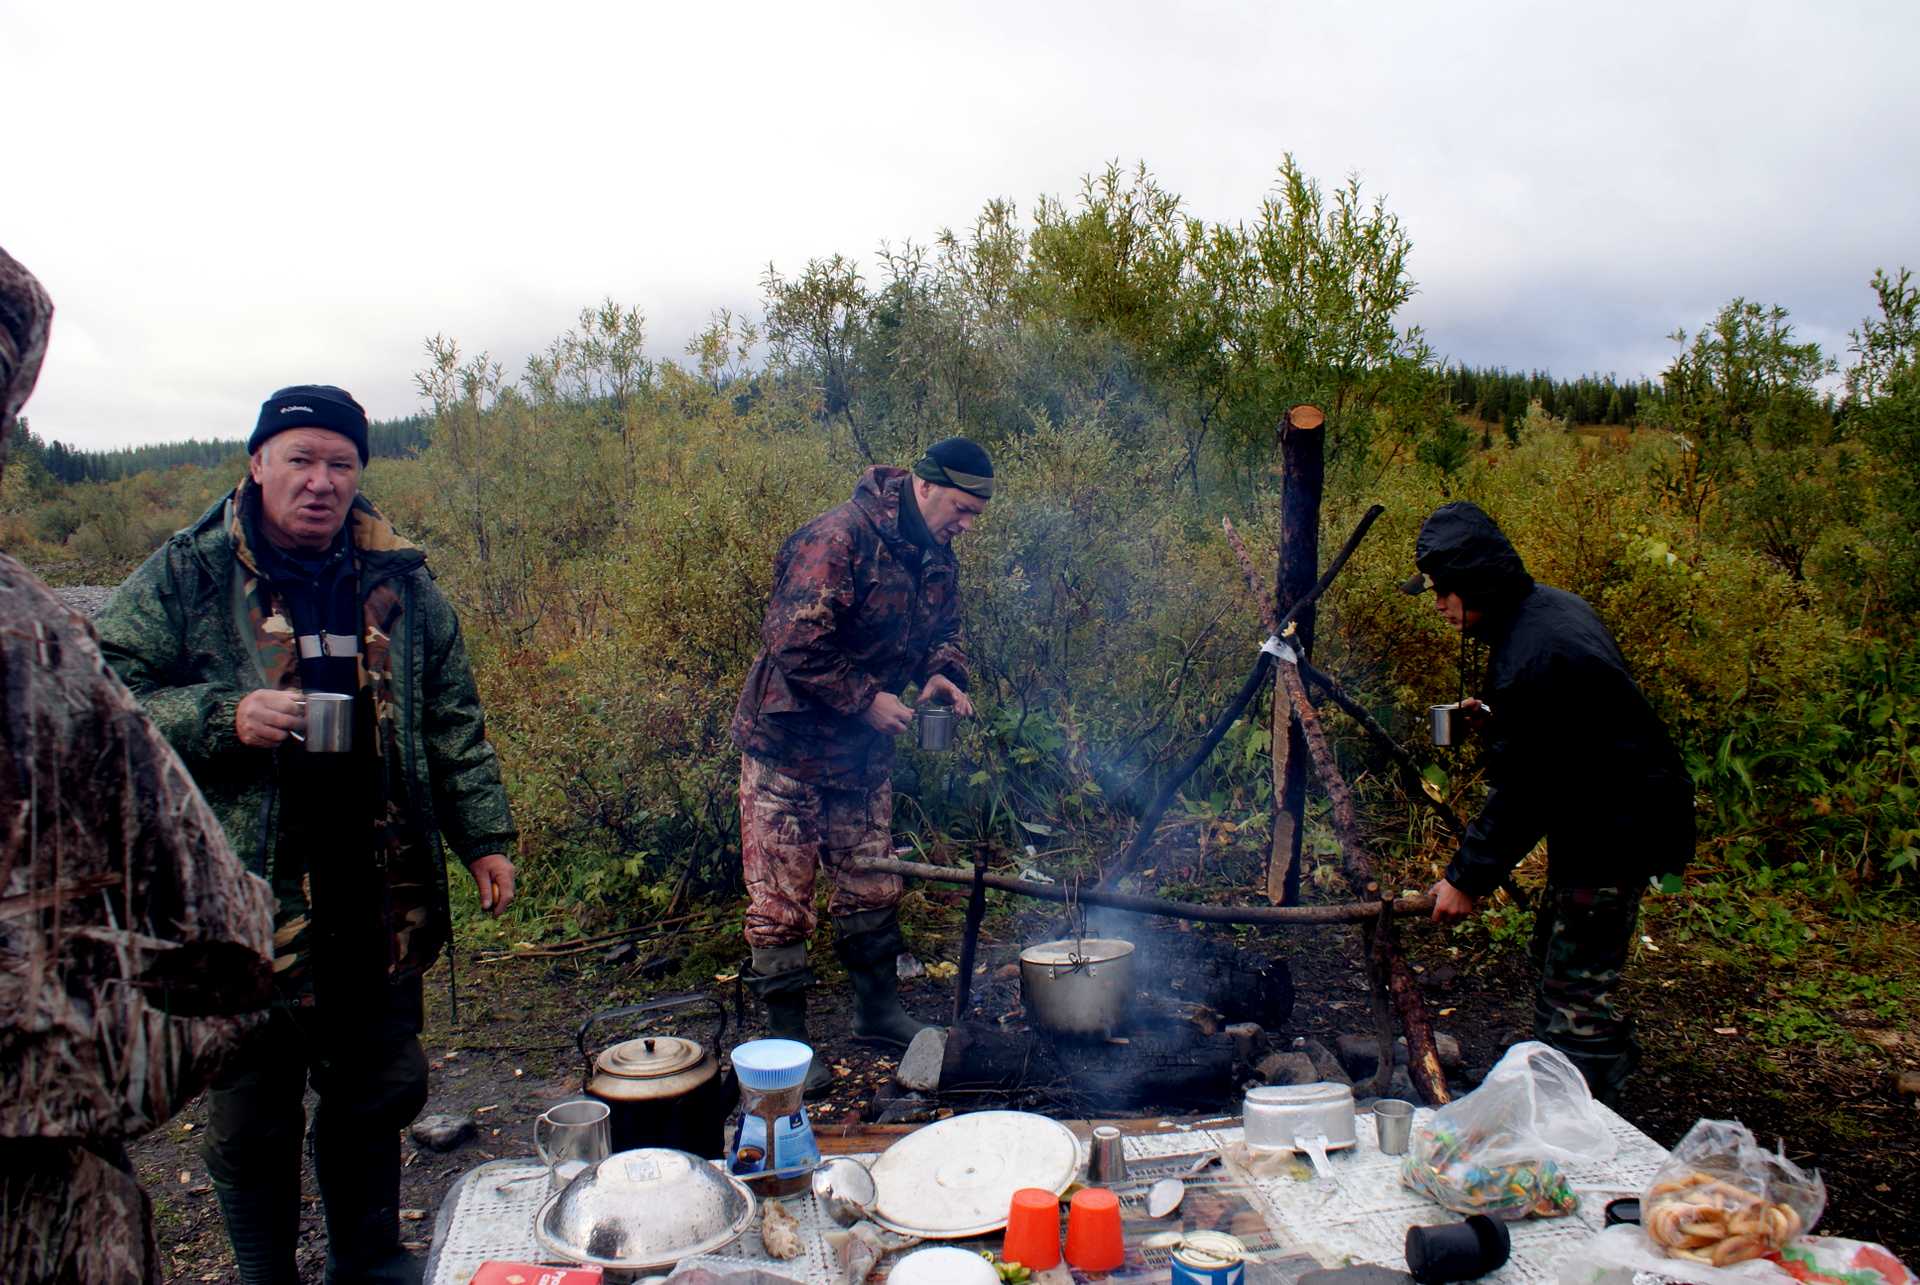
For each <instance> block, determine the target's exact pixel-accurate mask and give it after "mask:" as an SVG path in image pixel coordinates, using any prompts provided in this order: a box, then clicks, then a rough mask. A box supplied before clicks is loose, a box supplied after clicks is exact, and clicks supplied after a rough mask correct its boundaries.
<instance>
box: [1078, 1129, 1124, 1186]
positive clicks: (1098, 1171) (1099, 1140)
mask: <svg viewBox="0 0 1920 1285" xmlns="http://www.w3.org/2000/svg"><path fill="white" fill-rule="evenodd" d="M1126 1180H1127V1153H1126V1151H1125V1150H1124V1149H1123V1148H1122V1146H1121V1138H1120V1130H1118V1129H1116V1128H1114V1127H1113V1126H1112V1125H1110V1124H1102V1125H1097V1126H1095V1128H1094V1130H1093V1142H1092V1145H1091V1146H1090V1147H1089V1149H1088V1151H1087V1182H1088V1183H1089V1184H1091V1185H1092V1186H1095V1187H1111V1186H1113V1185H1115V1184H1116V1183H1122V1182H1125V1181H1126Z"/></svg>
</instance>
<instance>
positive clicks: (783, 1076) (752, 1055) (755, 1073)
mask: <svg viewBox="0 0 1920 1285" xmlns="http://www.w3.org/2000/svg"><path fill="white" fill-rule="evenodd" d="M812 1063H813V1048H812V1046H811V1045H807V1044H802V1043H801V1042H800V1041H799V1040H749V1041H748V1042H747V1043H745V1044H738V1045H735V1046H734V1050H733V1069H734V1073H735V1074H737V1075H738V1076H739V1077H740V1083H742V1084H744V1085H746V1086H747V1087H748V1088H751V1089H790V1088H792V1087H793V1086H794V1085H796V1084H799V1083H800V1082H802V1081H803V1080H805V1079H806V1078H807V1067H808V1066H810V1065H812Z"/></svg>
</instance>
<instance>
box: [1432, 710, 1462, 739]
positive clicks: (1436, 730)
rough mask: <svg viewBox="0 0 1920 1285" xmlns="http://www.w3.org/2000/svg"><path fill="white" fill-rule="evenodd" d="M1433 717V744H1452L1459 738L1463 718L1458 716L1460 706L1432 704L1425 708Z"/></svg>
mask: <svg viewBox="0 0 1920 1285" xmlns="http://www.w3.org/2000/svg"><path fill="white" fill-rule="evenodd" d="M1427 714H1428V716H1429V717H1431V718H1432V719H1433V743H1434V744H1435V745H1453V744H1456V743H1457V742H1458V741H1459V739H1460V733H1461V732H1462V731H1463V730H1464V727H1465V720H1464V719H1462V718H1461V717H1460V706H1459V705H1458V704H1454V705H1434V706H1431V707H1430V708H1429V709H1428V710H1427Z"/></svg>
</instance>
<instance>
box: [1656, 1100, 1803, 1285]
mask: <svg viewBox="0 0 1920 1285" xmlns="http://www.w3.org/2000/svg"><path fill="white" fill-rule="evenodd" d="M1826 1205H1827V1188H1826V1184H1825V1183H1823V1182H1821V1181H1820V1175H1819V1174H1818V1173H1815V1174H1812V1175H1808V1174H1807V1173H1806V1172H1805V1171H1803V1170H1802V1169H1801V1168H1800V1166H1798V1165H1796V1164H1794V1163H1793V1161H1791V1160H1789V1159H1787V1158H1786V1156H1784V1155H1782V1154H1780V1153H1779V1152H1776V1151H1768V1150H1766V1149H1764V1148H1762V1147H1761V1146H1760V1145H1759V1144H1758V1143H1756V1142H1755V1141H1754V1140H1753V1132H1752V1130H1750V1129H1748V1128H1747V1126H1746V1125H1744V1124H1741V1123H1740V1122H1739V1121H1737V1120H1701V1121H1700V1122H1699V1123H1697V1124H1695V1125H1694V1126H1693V1128H1691V1129H1689V1130H1687V1136H1686V1137H1684V1138H1682V1139H1680V1142H1679V1145H1677V1146H1676V1147H1674V1149H1673V1153H1672V1154H1671V1155H1669V1156H1668V1157H1667V1162H1666V1163H1665V1164H1663V1165H1661V1166H1660V1171H1659V1172H1658V1173H1656V1174H1655V1175H1654V1176H1653V1185H1652V1186H1650V1187H1648V1188H1647V1190H1646V1192H1645V1193H1644V1194H1643V1195H1642V1196H1641V1198H1640V1225H1641V1226H1643V1227H1645V1228H1646V1229H1647V1235H1648V1236H1649V1237H1650V1238H1652V1240H1653V1242H1654V1243H1655V1244H1657V1245H1659V1246H1660V1247H1661V1248H1662V1249H1664V1250H1665V1251H1666V1252H1667V1253H1668V1254H1669V1255H1671V1256H1672V1257H1674V1258H1684V1259H1688V1260H1690V1261H1692V1262H1696V1263H1708V1264H1711V1265H1712V1266H1714V1267H1728V1266H1731V1265H1733V1264H1734V1263H1741V1262H1745V1261H1746V1260H1747V1259H1749V1258H1759V1257H1761V1256H1763V1255H1766V1254H1771V1253H1773V1252H1774V1251H1775V1250H1777V1249H1780V1248H1781V1247H1782V1246H1784V1245H1786V1244H1787V1242H1789V1241H1791V1240H1793V1239H1794V1237H1796V1236H1799V1235H1801V1234H1802V1233H1804V1232H1806V1231H1808V1230H1810V1229H1811V1228H1812V1227H1813V1224H1814V1223H1815V1222H1816V1221H1817V1220H1818V1219H1819V1217H1820V1214H1821V1211H1822V1210H1824V1209H1825V1208H1826Z"/></svg>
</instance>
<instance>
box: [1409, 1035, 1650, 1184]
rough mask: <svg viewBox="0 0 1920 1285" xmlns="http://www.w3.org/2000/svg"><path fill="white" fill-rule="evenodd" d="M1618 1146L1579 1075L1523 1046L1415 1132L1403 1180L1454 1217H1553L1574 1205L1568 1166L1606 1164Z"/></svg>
mask: <svg viewBox="0 0 1920 1285" xmlns="http://www.w3.org/2000/svg"><path fill="white" fill-rule="evenodd" d="M1618 1146H1619V1144H1618V1142H1617V1141H1616V1140H1615V1138H1614V1136H1613V1134H1612V1132H1611V1131H1610V1130H1609V1129H1608V1128H1607V1120H1606V1116H1605V1115H1604V1114H1603V1113H1602V1112H1601V1110H1600V1108H1599V1107H1598V1106H1597V1105H1596V1104H1595V1103H1594V1100H1593V1095H1592V1094H1591V1093H1590V1092H1588V1090H1587V1082H1586V1080H1585V1079H1584V1078H1583V1077H1582V1076H1581V1074H1580V1072H1579V1070H1578V1069H1577V1068H1575V1066H1574V1065H1573V1063H1572V1062H1570V1061H1568V1060H1567V1057H1566V1055H1565V1054H1564V1053H1561V1052H1560V1051H1559V1050H1558V1049H1553V1048H1549V1047H1548V1046H1547V1045H1545V1044H1542V1043H1540V1042H1539V1041H1537V1040H1528V1041H1526V1042H1525V1043H1522V1044H1516V1045H1514V1046H1513V1047H1512V1048H1510V1049H1508V1050H1507V1052H1506V1055H1505V1056H1504V1057H1502V1058H1501V1059H1500V1061H1499V1062H1498V1063H1497V1064H1496V1065H1495V1066H1494V1068H1493V1070H1491V1071H1489V1072H1488V1073H1487V1078H1486V1079H1485V1080H1484V1081H1482V1082H1481V1084H1480V1087H1479V1088H1477V1089H1475V1090H1474V1091H1473V1092H1471V1093H1469V1094H1467V1095H1466V1096H1465V1097H1463V1098H1461V1099H1459V1100H1458V1101H1456V1102H1450V1103H1448V1104H1447V1105H1446V1106H1443V1107H1441V1108H1440V1109H1439V1110H1438V1111H1436V1112H1434V1115H1433V1119H1432V1120H1431V1121H1430V1122H1429V1123H1428V1124H1427V1125H1426V1126H1424V1127H1422V1128H1419V1129H1416V1130H1415V1131H1414V1135H1413V1141H1412V1144H1411V1145H1410V1146H1409V1147H1408V1148H1407V1159H1406V1161H1405V1163H1404V1164H1403V1165H1402V1167H1401V1170H1400V1180H1401V1181H1402V1182H1403V1183H1405V1184H1406V1185H1407V1186H1408V1187H1411V1188H1412V1189H1413V1190H1415V1191H1417V1192H1419V1193H1420V1194H1421V1195H1423V1196H1426V1197H1427V1198H1428V1199H1430V1200H1433V1201H1434V1202H1436V1203H1438V1204H1440V1205H1442V1206H1444V1207H1445V1208H1447V1209H1451V1210H1453V1211H1454V1212H1455V1213H1460V1214H1489V1215H1492V1216H1493V1217H1496V1218H1509V1219H1512V1218H1525V1217H1527V1216H1529V1215H1536V1216H1538V1217H1542V1218H1552V1217H1556V1216H1558V1215H1561V1214H1570V1213H1572V1212H1573V1210H1574V1208H1575V1206H1576V1205H1577V1204H1578V1200H1577V1199H1576V1197H1575V1196H1574V1194H1573V1187H1572V1185H1571V1184H1570V1183H1569V1182H1568V1181H1567V1178H1566V1174H1565V1173H1564V1172H1563V1168H1564V1166H1566V1165H1569V1164H1584V1163H1592V1162H1597V1161H1604V1160H1610V1159H1612V1158H1613V1153H1614V1151H1615V1150H1616V1149H1617V1148H1618Z"/></svg>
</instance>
